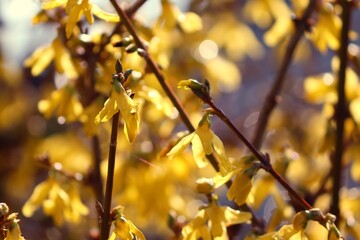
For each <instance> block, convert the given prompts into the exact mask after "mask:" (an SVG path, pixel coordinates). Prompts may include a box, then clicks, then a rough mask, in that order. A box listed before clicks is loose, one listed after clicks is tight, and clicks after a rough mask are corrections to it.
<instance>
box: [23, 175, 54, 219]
mask: <svg viewBox="0 0 360 240" xmlns="http://www.w3.org/2000/svg"><path fill="white" fill-rule="evenodd" d="M52 186H53V181H51V180H47V181H44V182H42V183H40V184H38V185H37V186H36V187H35V189H34V191H33V193H32V194H31V197H30V198H29V200H27V201H26V203H25V204H24V206H23V207H22V213H23V215H24V216H25V217H31V216H32V215H33V213H34V211H35V210H36V209H37V208H38V207H39V206H40V204H42V202H43V201H44V200H45V199H46V197H47V195H48V194H49V191H50V189H51V187H52Z"/></svg>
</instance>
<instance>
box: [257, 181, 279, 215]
mask: <svg viewBox="0 0 360 240" xmlns="http://www.w3.org/2000/svg"><path fill="white" fill-rule="evenodd" d="M274 187H275V182H274V180H273V179H271V178H268V177H263V178H261V179H258V180H256V182H255V186H254V188H253V189H254V191H253V194H252V195H253V198H254V201H253V203H252V204H253V206H254V209H259V208H260V207H261V204H262V203H263V202H264V201H265V199H266V198H267V197H268V196H269V194H270V193H271V192H272V191H273V190H274Z"/></svg>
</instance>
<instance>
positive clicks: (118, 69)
mask: <svg viewBox="0 0 360 240" xmlns="http://www.w3.org/2000/svg"><path fill="white" fill-rule="evenodd" d="M115 71H116V73H122V71H123V67H122V64H121V62H120V60H119V59H118V60H116V63H115Z"/></svg>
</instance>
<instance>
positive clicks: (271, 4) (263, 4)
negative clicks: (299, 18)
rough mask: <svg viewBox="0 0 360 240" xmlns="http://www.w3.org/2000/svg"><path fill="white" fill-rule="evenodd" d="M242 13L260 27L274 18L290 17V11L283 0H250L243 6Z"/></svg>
mask: <svg viewBox="0 0 360 240" xmlns="http://www.w3.org/2000/svg"><path fill="white" fill-rule="evenodd" d="M243 12H244V15H245V17H247V18H248V19H250V20H251V21H252V22H254V23H256V24H257V25H258V26H260V27H262V28H266V27H268V26H269V25H270V24H271V23H272V21H273V20H274V19H279V18H283V17H288V18H289V17H290V14H291V11H290V9H289V7H288V6H287V4H286V2H285V1H284V0H252V1H247V2H246V5H245V6H244V10H243Z"/></svg>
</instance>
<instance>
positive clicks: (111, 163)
mask: <svg viewBox="0 0 360 240" xmlns="http://www.w3.org/2000/svg"><path fill="white" fill-rule="evenodd" d="M119 116H120V112H117V113H115V115H114V116H113V120H112V128H111V137H110V139H111V140H110V147H109V160H108V170H107V178H106V189H105V199H104V201H103V207H104V214H103V216H102V220H101V238H100V240H107V239H108V238H109V232H110V226H111V219H110V208H111V198H112V190H113V180H114V169H115V155H116V145H117V133H118V125H119Z"/></svg>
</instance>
